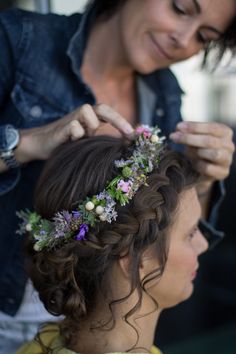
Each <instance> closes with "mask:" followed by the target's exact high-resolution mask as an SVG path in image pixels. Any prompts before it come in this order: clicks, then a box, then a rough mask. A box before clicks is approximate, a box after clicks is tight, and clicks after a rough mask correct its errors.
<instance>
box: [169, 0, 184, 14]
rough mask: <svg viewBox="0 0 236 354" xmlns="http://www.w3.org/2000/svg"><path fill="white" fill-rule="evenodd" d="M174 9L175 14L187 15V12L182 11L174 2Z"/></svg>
mask: <svg viewBox="0 0 236 354" xmlns="http://www.w3.org/2000/svg"><path fill="white" fill-rule="evenodd" d="M172 7H173V10H174V12H175V13H177V14H178V15H186V12H185V11H184V10H182V9H181V8H180V7H179V6H178V5H177V4H176V2H175V1H172Z"/></svg>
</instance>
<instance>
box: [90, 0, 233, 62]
mask: <svg viewBox="0 0 236 354" xmlns="http://www.w3.org/2000/svg"><path fill="white" fill-rule="evenodd" d="M127 1H129V0H116V1H114V0H89V2H88V5H87V8H89V7H93V8H94V10H95V12H96V16H97V18H100V19H101V20H106V19H108V18H110V17H111V16H112V15H114V14H115V13H116V12H117V11H118V10H119V9H120V8H121V7H122V6H123V5H124V4H125V3H126V2H127ZM228 49H229V50H230V51H231V53H232V56H233V55H234V54H235V53H236V14H235V18H234V19H233V21H232V23H231V24H230V26H229V27H228V28H227V30H226V32H225V33H224V34H223V35H222V36H221V37H220V38H219V40H217V41H213V42H211V43H210V44H209V45H207V47H206V48H205V51H204V58H203V62H202V67H206V66H208V57H209V53H210V52H214V58H215V60H213V62H214V64H213V68H215V67H216V66H217V65H218V64H219V62H220V61H221V59H222V57H223V56H224V54H225V52H226V51H227V50H228Z"/></svg>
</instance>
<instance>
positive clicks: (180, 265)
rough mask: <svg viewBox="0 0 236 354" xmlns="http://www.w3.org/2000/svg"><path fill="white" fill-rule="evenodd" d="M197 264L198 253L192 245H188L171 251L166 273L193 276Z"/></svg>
mask: <svg viewBox="0 0 236 354" xmlns="http://www.w3.org/2000/svg"><path fill="white" fill-rule="evenodd" d="M196 263H197V257H196V253H195V252H194V249H193V248H192V247H191V245H190V244H188V243H186V244H183V245H181V246H179V247H178V246H176V247H175V248H174V249H170V252H169V256H168V260H167V263H166V271H168V272H170V274H171V273H175V274H183V275H184V274H189V273H190V274H191V273H192V271H193V270H194V269H195V267H196Z"/></svg>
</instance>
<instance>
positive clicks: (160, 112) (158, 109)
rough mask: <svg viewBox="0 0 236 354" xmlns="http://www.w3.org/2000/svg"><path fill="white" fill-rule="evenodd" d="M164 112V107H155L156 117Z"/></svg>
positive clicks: (161, 115)
mask: <svg viewBox="0 0 236 354" xmlns="http://www.w3.org/2000/svg"><path fill="white" fill-rule="evenodd" d="M164 114H165V112H164V109H162V108H157V110H156V115H157V116H158V117H163V116H164Z"/></svg>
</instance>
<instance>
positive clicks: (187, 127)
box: [176, 122, 233, 139]
mask: <svg viewBox="0 0 236 354" xmlns="http://www.w3.org/2000/svg"><path fill="white" fill-rule="evenodd" d="M176 128H177V130H179V131H182V132H185V133H192V134H206V135H213V136H216V137H227V138H230V139H232V137H233V130H232V129H231V128H230V127H228V126H227V125H225V124H221V123H216V122H180V123H178V124H177V127H176Z"/></svg>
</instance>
